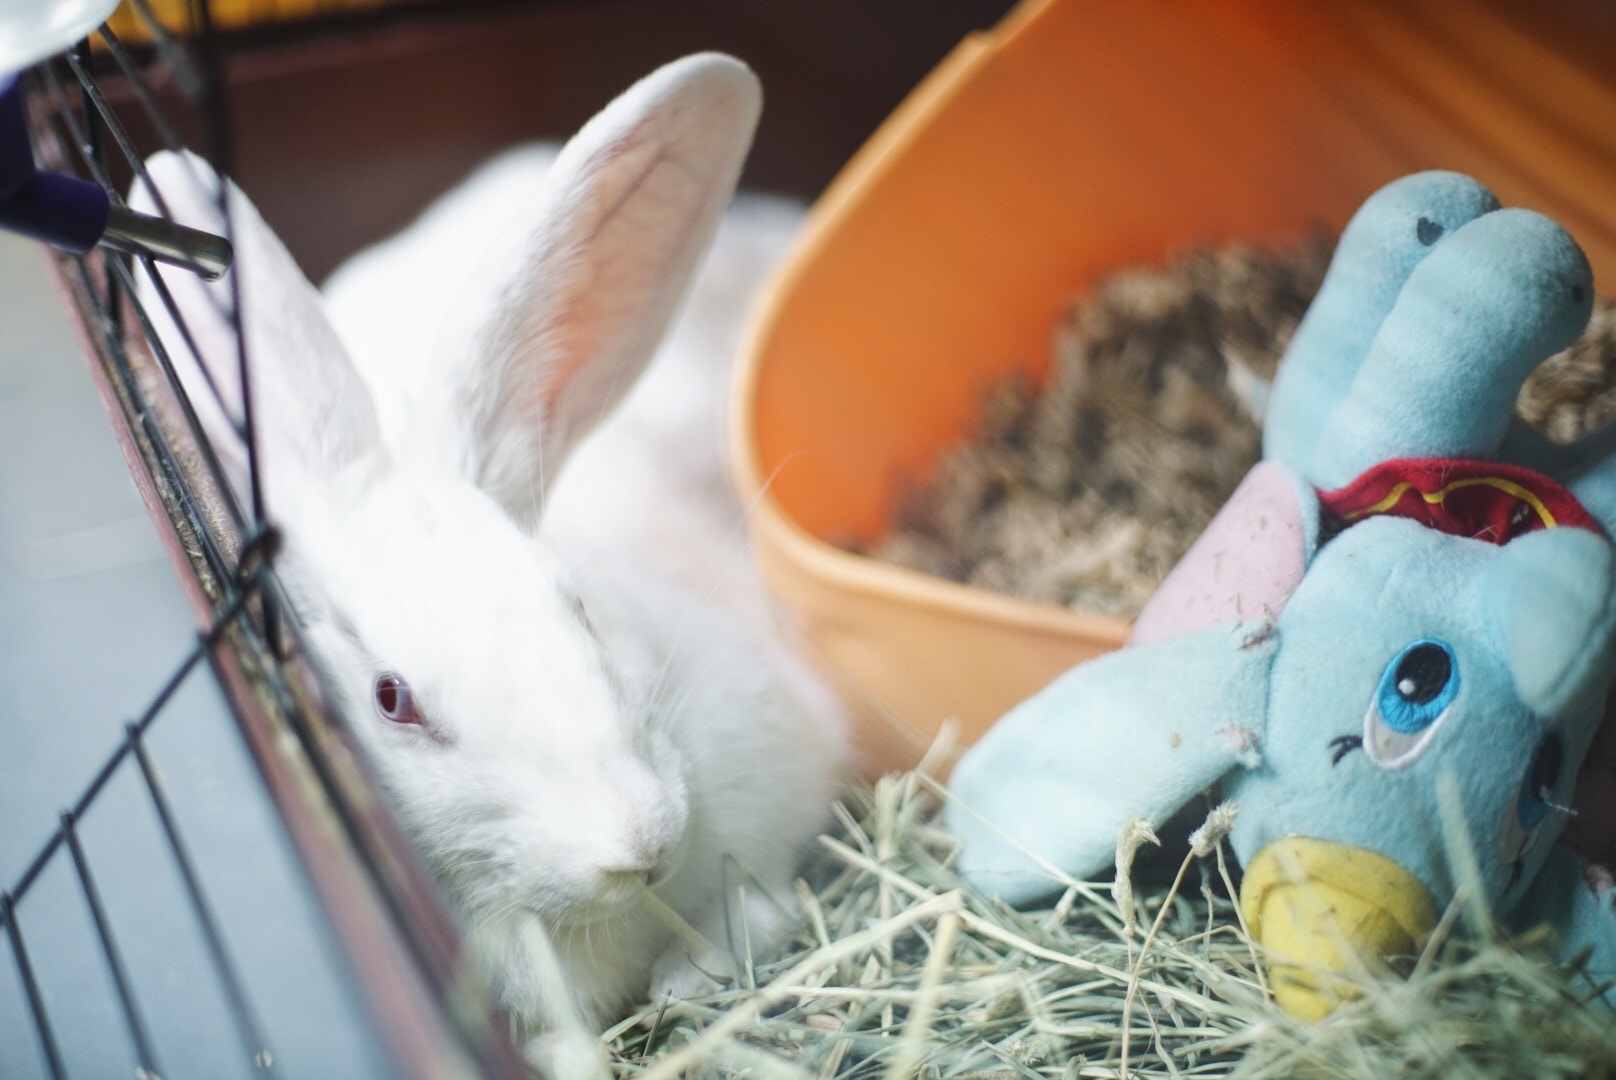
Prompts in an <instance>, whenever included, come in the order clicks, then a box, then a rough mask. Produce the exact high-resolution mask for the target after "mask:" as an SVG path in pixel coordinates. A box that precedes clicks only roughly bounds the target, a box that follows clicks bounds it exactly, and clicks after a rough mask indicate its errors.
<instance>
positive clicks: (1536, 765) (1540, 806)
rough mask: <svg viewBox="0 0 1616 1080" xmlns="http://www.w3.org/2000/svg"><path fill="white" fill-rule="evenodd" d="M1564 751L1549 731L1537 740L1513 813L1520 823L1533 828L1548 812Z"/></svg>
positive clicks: (1526, 827) (1558, 778)
mask: <svg viewBox="0 0 1616 1080" xmlns="http://www.w3.org/2000/svg"><path fill="white" fill-rule="evenodd" d="M1562 755H1563V751H1562V750H1561V747H1560V736H1558V735H1552V734H1551V735H1549V736H1547V737H1546V738H1544V740H1543V741H1542V742H1541V743H1540V744H1538V748H1537V754H1536V755H1535V756H1534V757H1533V758H1532V764H1531V766H1530V767H1529V768H1528V769H1527V770H1526V775H1525V776H1523V777H1521V794H1520V797H1519V798H1517V799H1516V800H1515V815H1516V816H1517V817H1518V818H1520V822H1521V827H1522V828H1524V829H1528V830H1531V829H1535V828H1537V827H1538V825H1540V824H1542V822H1543V819H1544V818H1545V817H1547V816H1548V813H1549V797H1550V796H1551V795H1553V794H1554V785H1555V784H1557V783H1559V780H1560V761H1561V757H1562Z"/></svg>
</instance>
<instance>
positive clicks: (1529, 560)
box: [1475, 528, 1616, 760]
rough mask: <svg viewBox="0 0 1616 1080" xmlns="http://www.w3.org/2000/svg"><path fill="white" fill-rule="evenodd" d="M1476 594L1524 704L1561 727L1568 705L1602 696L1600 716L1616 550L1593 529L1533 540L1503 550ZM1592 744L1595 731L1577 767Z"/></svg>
mask: <svg viewBox="0 0 1616 1080" xmlns="http://www.w3.org/2000/svg"><path fill="white" fill-rule="evenodd" d="M1475 588H1476V589H1477V598H1478V600H1479V602H1480V610H1481V617H1482V619H1483V620H1484V623H1485V625H1486V626H1487V630H1488V633H1489V634H1490V635H1491V636H1492V640H1493V644H1494V646H1495V647H1496V648H1497V649H1498V651H1499V652H1500V653H1502V654H1503V656H1504V659H1505V662H1506V663H1507V664H1508V665H1509V673H1510V677H1511V679H1512V680H1513V682H1514V684H1515V690H1516V693H1518V694H1519V695H1520V698H1521V701H1522V702H1523V703H1525V704H1526V705H1527V706H1528V707H1529V708H1531V709H1532V711H1533V712H1535V713H1537V714H1538V715H1539V716H1541V717H1544V718H1545V719H1548V720H1558V719H1560V718H1561V717H1562V715H1563V714H1564V713H1565V710H1566V708H1567V707H1568V706H1569V705H1571V704H1572V703H1574V702H1577V701H1579V699H1584V698H1586V697H1588V696H1589V695H1590V694H1594V693H1597V694H1598V696H1599V699H1600V700H1599V702H1597V703H1595V706H1594V708H1593V711H1594V712H1595V713H1596V714H1597V713H1598V711H1599V709H1598V706H1599V705H1600V704H1602V702H1603V696H1604V687H1603V683H1604V682H1608V681H1609V667H1610V660H1611V657H1610V653H1611V647H1612V637H1613V632H1616V549H1613V548H1612V547H1611V544H1610V541H1608V540H1606V539H1605V538H1604V537H1602V536H1598V535H1596V534H1594V533H1592V532H1590V531H1588V530H1587V529H1576V528H1558V529H1544V530H1542V531H1540V532H1534V533H1528V534H1527V535H1525V536H1522V537H1520V538H1518V539H1515V540H1511V541H1510V542H1509V543H1507V544H1505V545H1504V546H1503V548H1502V549H1500V551H1499V552H1498V556H1497V557H1496V558H1495V559H1493V560H1492V562H1491V563H1490V564H1489V565H1488V566H1487V568H1486V570H1485V571H1484V572H1483V574H1482V575H1481V577H1480V578H1478V580H1477V582H1476V586H1475ZM1596 682H1597V683H1599V685H1598V686H1595V685H1594V684H1595V683H1596ZM1596 719H1597V716H1596ZM1591 736H1592V731H1591V730H1590V731H1589V732H1587V733H1585V736H1584V741H1583V745H1582V746H1580V747H1577V754H1578V758H1577V759H1578V760H1580V756H1581V752H1582V751H1583V750H1584V749H1585V748H1586V742H1587V738H1588V737H1591Z"/></svg>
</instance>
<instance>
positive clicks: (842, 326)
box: [734, 0, 1616, 772]
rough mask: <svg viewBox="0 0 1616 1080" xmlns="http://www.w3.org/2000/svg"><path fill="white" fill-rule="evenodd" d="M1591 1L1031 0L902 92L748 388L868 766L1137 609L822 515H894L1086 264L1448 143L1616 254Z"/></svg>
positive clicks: (1327, 215) (796, 591)
mask: <svg viewBox="0 0 1616 1080" xmlns="http://www.w3.org/2000/svg"><path fill="white" fill-rule="evenodd" d="M1579 10H1580V11H1582V12H1583V15H1581V16H1580V18H1582V19H1585V20H1591V22H1589V23H1587V24H1584V23H1581V22H1579V21H1578V19H1579V16H1578V15H1577V14H1576V12H1577V11H1579ZM1592 10H1593V9H1592V8H1589V7H1583V8H1581V9H1578V8H1574V7H1572V6H1569V5H1567V6H1565V7H1564V8H1561V7H1560V6H1557V5H1555V4H1553V3H1544V4H1541V5H1539V6H1537V7H1527V8H1526V9H1525V10H1523V9H1522V6H1521V5H1518V4H1511V3H1509V2H1508V0H1495V2H1491V3H1489V2H1486V0H1468V2H1466V3H1462V4H1461V3H1454V2H1450V0H1424V2H1422V0H1380V2H1375V0H1363V2H1356V3H1352V4H1325V3H1319V4H1297V3H1295V2H1294V0H1175V2H1172V3H1168V2H1166V0H1138V2H1134V3H1128V4H1104V3H1093V2H1087V0H1027V2H1025V3H1023V4H1022V5H1021V6H1020V7H1018V8H1017V9H1016V10H1015V11H1014V12H1013V13H1012V14H1011V15H1010V16H1009V17H1008V18H1007V19H1006V20H1005V21H1004V22H1003V23H1002V24H1001V25H1000V26H999V27H998V28H996V29H995V30H993V31H992V32H990V33H984V34H980V35H976V36H973V37H971V38H968V39H967V40H965V41H964V42H963V43H962V44H961V45H959V46H958V48H957V49H956V50H955V51H954V52H953V54H952V55H950V56H949V57H948V59H947V60H945V61H944V62H943V64H942V65H941V66H940V67H939V68H938V69H937V70H936V71H935V72H933V73H932V75H931V76H929V77H928V78H927V80H926V81H925V82H924V83H923V84H922V85H921V86H920V87H918V88H917V89H916V90H915V91H914V93H913V94H912V95H911V96H910V98H909V99H908V100H907V101H906V102H905V103H904V104H903V105H902V106H901V107H900V108H899V109H898V111H897V112H895V113H894V114H893V115H892V117H891V118H890V119H889V120H888V121H887V123H886V124H885V125H884V126H883V127H882V128H881V130H880V131H879V132H877V134H876V135H875V136H874V137H873V138H872V139H871V141H870V142H869V143H868V145H866V146H865V147H864V148H863V150H862V151H860V153H859V154H858V155H857V157H855V159H854V160H853V161H852V162H851V163H850V164H849V165H848V166H847V168H846V169H845V170H844V171H843V173H842V175H841V176H840V177H839V178H838V179H837V180H836V182H835V183H834V184H833V185H832V186H831V188H830V189H829V190H828V191H827V192H826V194H825V195H824V197H823V198H822V199H821V201H820V202H819V204H818V205H817V206H816V207H815V209H814V212H813V214H812V217H811V221H810V224H809V227H808V230H807V232H806V235H805V236H804V238H803V240H802V242H801V244H800V245H799V247H798V249H797V250H796V252H795V253H794V255H793V257H792V258H791V260H790V261H789V263H788V265H786V266H785V267H784V268H783V270H782V272H781V273H780V275H779V276H778V278H777V279H776V280H775V282H774V283H773V285H772V287H771V289H770V290H769V292H768V294H767V295H766V297H765V299H764V300H763V302H762V303H761V305H760V307H759V309H758V311H757V313H756V318H755V321H754V324H753V326H752V328H751V332H750V334H749V336H748V340H747V343H746V345H745V347H744V350H743V357H742V365H741V375H740V378H739V379H738V381H737V385H736V397H735V402H734V404H735V415H736V419H737V423H736V424H735V425H734V432H735V435H734V437H735V439H736V446H735V451H736V453H735V459H736V463H737V469H738V473H739V482H740V484H741V487H742V489H743V492H744V493H745V494H746V495H747V496H748V497H749V498H750V499H752V500H753V501H754V503H755V506H756V512H755V514H754V517H753V530H754V539H755V542H756V545H757V549H758V552H759V558H760V561H761V563H762V567H763V572H764V575H765V577H766V579H767V581H768V582H769V584H770V586H771V587H772V588H773V589H774V591H775V592H776V594H777V595H778V596H779V597H780V598H781V599H782V600H783V601H784V604H785V608H786V610H787V611H788V612H790V613H791V614H792V615H793V616H794V618H795V620H796V621H797V623H798V624H799V628H800V630H801V634H802V637H803V638H804V640H805V642H806V643H807V645H808V647H809V648H810V650H811V651H812V653H813V654H814V655H815V656H816V657H817V658H818V660H819V661H820V662H821V663H822V665H823V666H824V667H825V669H826V670H827V671H828V672H829V674H830V675H831V676H832V677H833V678H834V679H835V680H836V681H837V682H838V683H839V684H840V686H841V688H842V689H843V690H844V691H845V692H846V694H847V697H848V699H849V700H850V701H851V702H852V703H853V704H854V706H855V708H856V709H857V710H858V711H859V712H860V714H861V715H860V728H859V740H860V744H861V749H862V751H863V754H864V763H865V766H866V769H867V771H870V772H879V771H884V770H887V769H892V768H899V767H904V766H907V765H912V764H913V763H914V762H916V761H917V760H918V759H919V756H920V754H921V753H922V752H923V751H924V750H925V749H926V747H927V746H928V745H929V744H930V743H931V741H932V740H933V738H934V736H935V735H936V733H937V731H938V729H939V728H940V726H941V725H942V724H943V723H944V722H945V721H946V720H948V719H950V718H953V719H956V720H958V721H959V723H960V724H961V728H962V733H963V737H964V741H965V742H967V743H968V742H969V741H970V740H971V739H974V738H975V737H976V735H978V734H980V732H981V731H982V730H984V729H985V728H986V726H987V725H988V724H990V723H991V722H992V721H993V720H995V719H996V718H997V717H998V716H1000V715H1001V714H1002V713H1003V712H1004V711H1005V710H1006V709H1007V708H1009V707H1010V706H1011V705H1013V704H1014V703H1015V702H1016V701H1018V700H1020V699H1021V698H1023V697H1025V696H1026V695H1028V694H1030V693H1032V692H1033V691H1035V690H1037V689H1038V688H1039V687H1041V686H1042V685H1044V684H1045V683H1046V682H1048V681H1049V680H1050V679H1051V678H1053V677H1054V676H1055V675H1057V674H1058V673H1060V672H1061V671H1063V670H1065V669H1066V668H1067V667H1069V666H1071V665H1072V664H1074V663H1076V662H1077V661H1080V660H1083V659H1085V658H1087V657H1091V656H1094V655H1096V654H1097V653H1100V652H1102V651H1104V650H1108V649H1112V648H1115V647H1116V646H1118V645H1119V644H1120V643H1121V642H1122V640H1123V637H1124V635H1125V634H1126V632H1127V624H1126V623H1124V622H1122V621H1119V620H1116V619H1112V618H1106V617H1102V616H1099V615H1094V614H1085V613H1082V612H1073V611H1067V610H1063V609H1059V608H1055V607H1049V606H1045V605H1040V604H1034V603H1028V602H1024V601H1020V600H1015V599H1011V598H1008V597H1004V596H999V595H995V594H990V593H986V592H984V591H982V590H978V589H972V588H967V587H964V586H960V585H957V584H953V583H951V582H946V581H942V580H938V579H934V578H930V577H927V576H925V575H921V574H916V573H913V572H909V571H906V570H903V569H899V568H896V567H892V566H887V565H884V564H881V563H877V562H875V561H872V560H870V559H866V558H862V557H859V556H856V555H852V554H849V553H848V552H846V551H843V550H841V549H839V548H837V547H835V546H833V543H832V541H834V540H836V539H839V538H846V537H858V538H863V539H869V538H871V537H874V536H877V535H879V534H880V533H881V532H882V531H883V530H885V529H886V528H887V527H888V525H889V521H890V513H891V507H892V498H893V495H894V493H895V491H896V489H897V484H898V481H899V479H900V478H903V477H916V476H924V475H926V474H927V472H928V470H929V469H930V468H931V467H932V465H933V463H934V462H935V461H936V460H937V458H938V456H939V454H940V453H941V452H942V451H943V450H944V449H945V448H946V447H947V446H949V445H950V444H951V443H953V442H955V441H956V440H958V439H959V438H960V437H961V436H962V435H963V434H964V433H965V432H967V431H968V430H969V428H970V426H971V423H972V418H973V416H974V413H975V411H976V408H977V405H978V402H979V400H980V395H981V393H982V391H983V390H984V389H985V388H986V387H988V386H990V385H992V384H993V383H995V382H997V381H998V380H1000V379H1002V378H1004V377H1005V376H1006V375H1007V374H1009V373H1010V372H1011V371H1012V370H1015V369H1023V370H1027V371H1030V372H1032V373H1033V374H1034V375H1035V376H1036V375H1038V374H1039V373H1041V372H1043V371H1044V370H1045V368H1046V367H1047V364H1048V340H1049V337H1050V334H1051V332H1052V329H1053V328H1054V326H1055V325H1056V322H1057V320H1058V318H1059V316H1060V313H1061V311H1062V309H1063V307H1064V306H1065V305H1066V304H1067V303H1068V302H1069V301H1070V299H1071V298H1072V297H1073V295H1074V294H1076V293H1079V292H1080V291H1081V290H1082V289H1083V288H1084V287H1085V286H1087V285H1088V284H1090V283H1091V282H1093V281H1094V280H1095V279H1096V278H1097V277H1098V276H1099V275H1101V274H1103V273H1105V272H1106V271H1108V270H1112V269H1114V268H1117V267H1122V266H1126V265H1137V264H1153V263H1159V262H1161V261H1163V260H1164V259H1165V258H1167V257H1169V256H1170V255H1171V254H1172V253H1174V252H1175V251H1179V250H1183V249H1185V248H1187V247H1190V246H1194V245H1223V244H1227V243H1230V242H1234V241H1246V242H1251V243H1256V244H1270V243H1273V244H1278V243H1286V242H1293V241H1296V240H1299V239H1301V238H1302V237H1304V236H1305V235H1307V234H1308V233H1310V232H1312V231H1314V230H1317V229H1318V228H1320V227H1323V228H1327V229H1332V230H1338V229H1339V228H1340V227H1341V226H1342V225H1344V224H1345V222H1346V219H1347V218H1348V217H1349V216H1350V215H1351V213H1352V211H1353V210H1354V209H1355V208H1356V207H1357V206H1358V204H1359V203H1361V202H1362V201H1363V199H1364V198H1365V197H1366V196H1367V195H1368V194H1369V193H1370V192H1372V191H1373V190H1375V189H1376V188H1377V187H1379V186H1380V185H1381V184H1384V183H1386V182H1388V181H1390V180H1392V179H1394V178H1396V177H1398V176H1401V175H1403V174H1405V173H1408V172H1412V171H1415V170H1418V169H1425V168H1449V169H1457V170H1460V171H1463V172H1468V173H1470V174H1472V175H1474V176H1477V177H1479V178H1480V179H1482V180H1483V181H1484V182H1485V183H1487V184H1489V185H1491V186H1492V187H1493V189H1494V190H1495V191H1497V192H1498V194H1499V196H1500V198H1501V199H1502V200H1503V201H1504V202H1505V204H1507V205H1523V206H1530V207H1533V208H1536V209H1538V210H1542V211H1544V212H1545V213H1548V214H1551V215H1553V216H1554V217H1556V218H1557V219H1558V220H1559V221H1560V222H1561V223H1562V224H1564V225H1565V226H1566V227H1567V228H1568V229H1570V230H1571V232H1572V233H1573V234H1574V235H1575V236H1577V238H1578V239H1579V240H1580V241H1581V243H1582V244H1583V246H1584V248H1585V249H1586V250H1587V251H1588V254H1589V257H1590V258H1591V259H1592V261H1593V263H1594V268H1595V273H1596V276H1597V277H1599V278H1600V279H1602V280H1604V281H1612V280H1616V164H1613V163H1616V83H1613V77H1616V41H1613V40H1612V31H1611V28H1610V26H1609V24H1608V22H1602V20H1601V19H1600V17H1599V16H1598V15H1594V14H1588V13H1589V12H1591V11H1592ZM1163 677H1164V678H1170V677H1171V673H1170V672H1164V673H1163Z"/></svg>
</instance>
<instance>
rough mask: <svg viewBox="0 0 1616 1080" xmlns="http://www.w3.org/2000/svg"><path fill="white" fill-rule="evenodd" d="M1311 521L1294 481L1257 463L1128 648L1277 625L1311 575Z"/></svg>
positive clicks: (1154, 600)
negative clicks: (1190, 634) (1224, 628)
mask: <svg viewBox="0 0 1616 1080" xmlns="http://www.w3.org/2000/svg"><path fill="white" fill-rule="evenodd" d="M1307 514H1308V511H1307V510H1305V509H1304V507H1303V505H1302V500H1301V497H1300V489H1299V487H1298V484H1297V482H1296V480H1295V479H1294V478H1293V477H1292V476H1291V475H1290V473H1288V472H1287V471H1286V470H1285V469H1284V468H1282V467H1281V466H1279V465H1277V464H1275V463H1274V462H1271V461H1264V462H1259V463H1258V464H1257V465H1256V467H1254V468H1253V469H1252V470H1251V472H1249V473H1247V474H1246V478H1245V479H1244V480H1242V481H1241V482H1240V486H1239V487H1238V488H1236V489H1235V492H1234V494H1233V495H1231V496H1229V501H1228V502H1226V503H1224V505H1223V509H1221V510H1219V511H1218V514H1217V516H1216V517H1214V518H1213V519H1212V522H1211V524H1209V525H1207V527H1206V530H1205V531H1204V532H1202V533H1201V535H1200V537H1199V538H1198V539H1197V540H1196V541H1195V543H1194V544H1193V545H1191V547H1190V549H1189V551H1187V552H1185V554H1184V557H1183V558H1182V559H1180V560H1179V562H1178V565H1177V566H1175V567H1173V569H1172V572H1171V573H1169V574H1168V575H1167V578H1166V580H1164V581H1163V582H1162V584H1161V587H1160V588H1159V589H1157V590H1156V593H1155V595H1154V596H1152V597H1151V598H1150V602H1149V603H1147V604H1146V605H1145V608H1144V610H1143V611H1141V612H1140V613H1139V618H1138V619H1136V620H1135V621H1134V625H1133V633H1132V634H1131V635H1130V636H1129V638H1128V643H1129V644H1130V645H1143V644H1145V643H1147V642H1151V641H1159V640H1161V639H1162V638H1168V637H1174V636H1176V635H1178V634H1182V633H1185V632H1187V631H1190V630H1197V629H1200V628H1201V627H1204V626H1211V625H1213V624H1215V623H1221V622H1230V621H1233V620H1244V619H1263V618H1266V619H1269V620H1273V619H1277V618H1279V614H1280V612H1281V611H1282V610H1283V609H1284V607H1285V602H1286V601H1287V600H1288V599H1290V595H1291V593H1292V592H1293V591H1294V590H1295V589H1296V586H1297V584H1298V583H1299V582H1300V581H1301V580H1302V574H1303V572H1304V571H1305V570H1306V569H1307V561H1308V553H1309V548H1310V547H1311V545H1312V543H1313V536H1314V531H1315V530H1314V529H1312V528H1310V527H1309V522H1308V518H1307Z"/></svg>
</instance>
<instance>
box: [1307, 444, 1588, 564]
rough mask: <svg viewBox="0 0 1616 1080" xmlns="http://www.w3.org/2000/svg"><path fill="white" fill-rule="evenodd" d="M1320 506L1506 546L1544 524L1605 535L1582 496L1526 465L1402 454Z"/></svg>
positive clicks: (1322, 498) (1350, 516) (1340, 514)
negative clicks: (1415, 523) (1411, 522)
mask: <svg viewBox="0 0 1616 1080" xmlns="http://www.w3.org/2000/svg"><path fill="white" fill-rule="evenodd" d="M1319 503H1320V505H1322V506H1323V507H1324V509H1325V510H1327V511H1328V512H1329V513H1331V514H1334V515H1335V517H1336V518H1337V519H1338V520H1339V521H1340V523H1341V525H1342V527H1343V528H1344V527H1346V526H1350V525H1353V524H1356V523H1357V522H1359V521H1363V520H1365V519H1366V518H1370V517H1374V516H1376V515H1379V514H1390V515H1392V516H1395V517H1406V518H1412V519H1413V520H1415V521H1418V522H1419V523H1420V524H1422V525H1425V526H1426V527H1428V528H1432V529H1438V530H1440V531H1442V532H1445V533H1449V534H1451V535H1453V536H1467V537H1470V538H1472V539H1475V540H1485V541H1487V542H1489V543H1493V544H1503V543H1507V542H1508V541H1510V540H1513V539H1515V538H1516V537H1517V536H1521V535H1524V534H1525V533H1529V532H1536V531H1537V530H1538V529H1553V528H1556V527H1558V526H1562V525H1563V526H1570V527H1572V528H1578V529H1588V530H1590V531H1592V532H1596V533H1599V534H1600V535H1604V530H1603V529H1601V528H1600V527H1599V523H1598V522H1596V521H1595V520H1594V519H1593V517H1592V516H1590V515H1589V513H1588V511H1586V510H1584V509H1583V508H1582V504H1581V503H1579V502H1578V501H1577V499H1576V496H1574V495H1572V494H1571V492H1569V491H1567V490H1566V489H1565V488H1564V487H1562V486H1560V485H1559V484H1558V483H1556V482H1555V481H1553V480H1551V479H1549V478H1548V477H1547V476H1544V475H1543V474H1542V473H1539V472H1534V471H1533V470H1531V469H1528V468H1526V467H1524V466H1521V465H1508V464H1505V463H1503V462H1500V461H1476V460H1469V459H1464V458H1396V459H1393V460H1391V461H1383V462H1381V463H1380V464H1378V465H1376V466H1374V467H1372V468H1370V469H1368V470H1366V471H1365V472H1364V473H1363V474H1362V475H1360V476H1359V477H1358V479H1356V480H1354V481H1353V482H1352V483H1350V484H1348V485H1347V486H1346V487H1344V488H1339V489H1338V490H1336V491H1321V492H1319Z"/></svg>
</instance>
